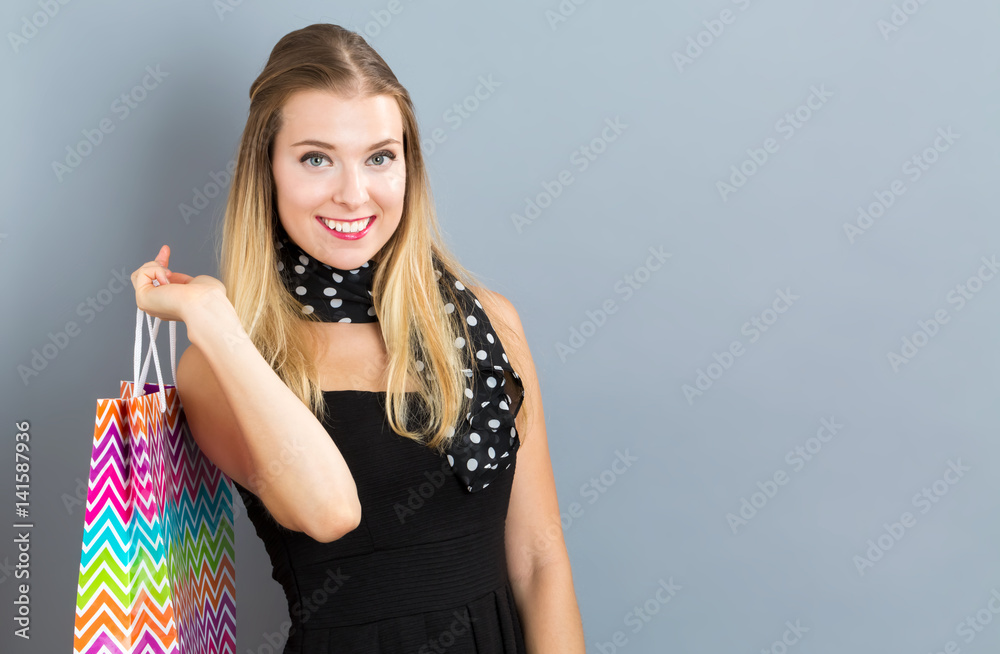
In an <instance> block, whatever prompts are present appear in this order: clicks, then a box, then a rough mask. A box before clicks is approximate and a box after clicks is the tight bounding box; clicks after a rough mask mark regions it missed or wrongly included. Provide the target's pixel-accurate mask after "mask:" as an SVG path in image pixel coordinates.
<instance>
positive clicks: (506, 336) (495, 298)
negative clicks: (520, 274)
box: [469, 286, 528, 369]
mask: <svg viewBox="0 0 1000 654" xmlns="http://www.w3.org/2000/svg"><path fill="white" fill-rule="evenodd" d="M469 290H471V291H472V293H473V295H475V296H476V297H477V298H479V301H480V303H482V305H483V311H485V312H486V315H487V316H489V318H490V322H492V323H494V325H493V326H494V329H496V327H497V325H496V323H497V322H501V323H503V325H504V326H505V327H506V330H505V331H504V332H502V333H500V336H501V340H502V342H503V345H504V349H505V350H508V356H510V357H511V358H512V360H511V365H512V366H514V368H515V369H519V368H520V367H521V366H520V365H518V364H519V363H523V357H524V354H525V352H526V351H527V349H528V348H527V337H526V336H525V333H524V326H523V325H521V317H520V316H519V315H518V313H517V309H515V308H514V304H513V303H512V302H511V301H510V300H509V299H507V297H506V296H504V295H502V294H501V293H498V292H497V291H491V290H490V289H488V288H485V287H483V286H470V287H469Z"/></svg>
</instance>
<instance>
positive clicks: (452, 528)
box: [235, 390, 527, 654]
mask: <svg viewBox="0 0 1000 654" xmlns="http://www.w3.org/2000/svg"><path fill="white" fill-rule="evenodd" d="M410 396H415V394H410ZM324 398H325V400H326V403H327V409H328V411H327V418H326V420H325V421H324V426H325V427H326V428H327V431H329V433H330V436H331V437H332V438H333V440H334V442H335V443H336V445H337V448H338V449H339V450H340V451H341V453H342V454H343V456H344V459H345V461H346V462H347V465H348V466H349V467H350V469H351V474H352V475H353V477H354V480H355V484H356V486H357V489H358V498H359V499H360V501H361V514H362V515H361V523H360V525H359V526H358V528H357V529H355V530H354V531H352V532H350V533H348V534H346V535H345V536H343V537H342V538H340V539H338V540H335V541H333V542H330V543H320V542H318V541H316V540H313V539H312V538H310V537H309V536H307V535H306V534H304V533H301V532H296V531H291V530H289V529H286V528H284V527H282V526H281V525H279V524H278V523H277V522H275V521H274V519H273V518H272V517H271V516H270V514H269V513H268V512H267V509H266V508H265V507H264V505H263V503H262V502H261V501H260V499H259V498H258V497H257V496H256V495H254V494H253V493H251V492H250V491H249V490H247V489H246V488H244V487H243V486H240V485H239V484H235V486H236V488H237V490H238V491H239V493H240V495H241V496H242V498H243V503H244V504H245V506H246V509H247V515H248V517H249V518H250V520H251V522H252V523H253V525H254V528H255V529H256V531H257V535H258V536H259V537H260V538H261V540H263V541H264V546H265V549H266V550H267V553H268V555H269V556H270V559H271V564H272V565H273V568H274V569H273V572H272V576H273V577H274V579H275V580H277V581H278V582H279V583H280V584H281V586H282V588H283V589H284V591H285V597H286V599H287V600H288V607H289V617H290V618H291V621H292V627H291V630H290V631H289V634H288V641H287V643H286V645H285V649H284V652H285V654H291V653H293V652H294V653H299V652H301V653H308V654H325V653H334V652H336V653H341V652H343V653H346V652H352V653H353V652H357V653H364V654H390V653H392V654H397V653H398V654H403V653H404V652H405V653H407V654H418V653H419V654H424V653H425V652H447V653H448V654H525V653H526V651H527V650H526V648H525V644H524V635H523V633H522V630H521V621H520V616H519V615H518V612H517V608H516V606H515V604H514V595H513V592H512V590H511V585H510V581H509V579H508V577H507V566H506V557H505V550H504V522H505V519H506V516H507V506H508V501H509V499H510V491H511V485H512V483H513V479H514V470H515V467H516V466H515V462H516V453H515V454H514V455H512V457H511V459H512V460H511V462H510V464H511V465H510V469H509V470H507V471H506V474H503V475H501V476H500V477H499V478H498V479H497V480H496V481H495V482H494V483H491V484H490V485H489V486H488V487H487V488H484V489H483V490H481V491H479V492H476V493H468V492H466V490H465V488H463V487H462V486H461V483H460V482H459V480H458V478H457V477H455V475H454V473H453V472H452V471H451V468H450V467H449V465H448V461H447V459H446V458H445V457H444V455H438V454H437V453H436V452H435V451H433V450H431V449H430V448H428V447H426V446H424V445H421V444H419V443H416V442H414V441H412V440H410V439H408V438H404V437H403V436H400V435H399V434H397V433H396V432H394V431H393V430H392V429H391V428H390V427H389V424H388V419H387V418H386V416H385V409H384V406H385V398H386V394H385V392H384V391H381V392H374V391H358V390H337V391H325V392H324Z"/></svg>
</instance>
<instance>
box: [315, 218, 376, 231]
mask: <svg viewBox="0 0 1000 654" xmlns="http://www.w3.org/2000/svg"><path fill="white" fill-rule="evenodd" d="M323 222H324V223H325V224H326V226H327V227H329V228H330V229H333V230H336V231H338V232H341V233H344V234H353V233H355V232H360V231H361V230H363V229H364V228H365V227H367V226H368V223H369V222H371V218H365V219H364V220H355V221H354V222H350V223H345V222H339V221H336V220H326V219H324V220H323Z"/></svg>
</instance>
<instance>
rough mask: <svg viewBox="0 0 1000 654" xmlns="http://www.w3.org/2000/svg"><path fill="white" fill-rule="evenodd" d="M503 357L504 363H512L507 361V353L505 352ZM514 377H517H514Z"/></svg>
mask: <svg viewBox="0 0 1000 654" xmlns="http://www.w3.org/2000/svg"><path fill="white" fill-rule="evenodd" d="M501 356H502V357H503V360H504V361H506V362H507V363H510V361H507V353H506V352H504V353H503V354H502V355H501ZM514 376H515V377H516V376H517V375H514Z"/></svg>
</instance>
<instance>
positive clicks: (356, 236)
mask: <svg viewBox="0 0 1000 654" xmlns="http://www.w3.org/2000/svg"><path fill="white" fill-rule="evenodd" d="M365 218H371V220H370V221H369V222H368V226H367V227H365V228H364V229H362V230H361V231H360V232H354V233H353V234H343V233H341V232H338V231H337V230H335V229H330V228H329V227H327V226H326V223H325V222H323V216H316V222H318V223H319V224H320V226H321V227H322V228H323V229H325V230H326V231H327V232H329V233H331V234H333V235H334V236H336V237H337V238H341V239H344V240H345V241H356V240H358V239H359V238H361V237H363V236H364V235H365V234H367V233H368V232H369V230H371V228H372V225H374V224H375V221H376V220H378V218H376V217H375V216H374V215H371V216H363V217H361V218H355V219H354V220H344V221H340V222H351V223H353V222H357V221H359V220H364V219H365ZM330 220H333V219H332V218H331V219H330Z"/></svg>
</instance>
